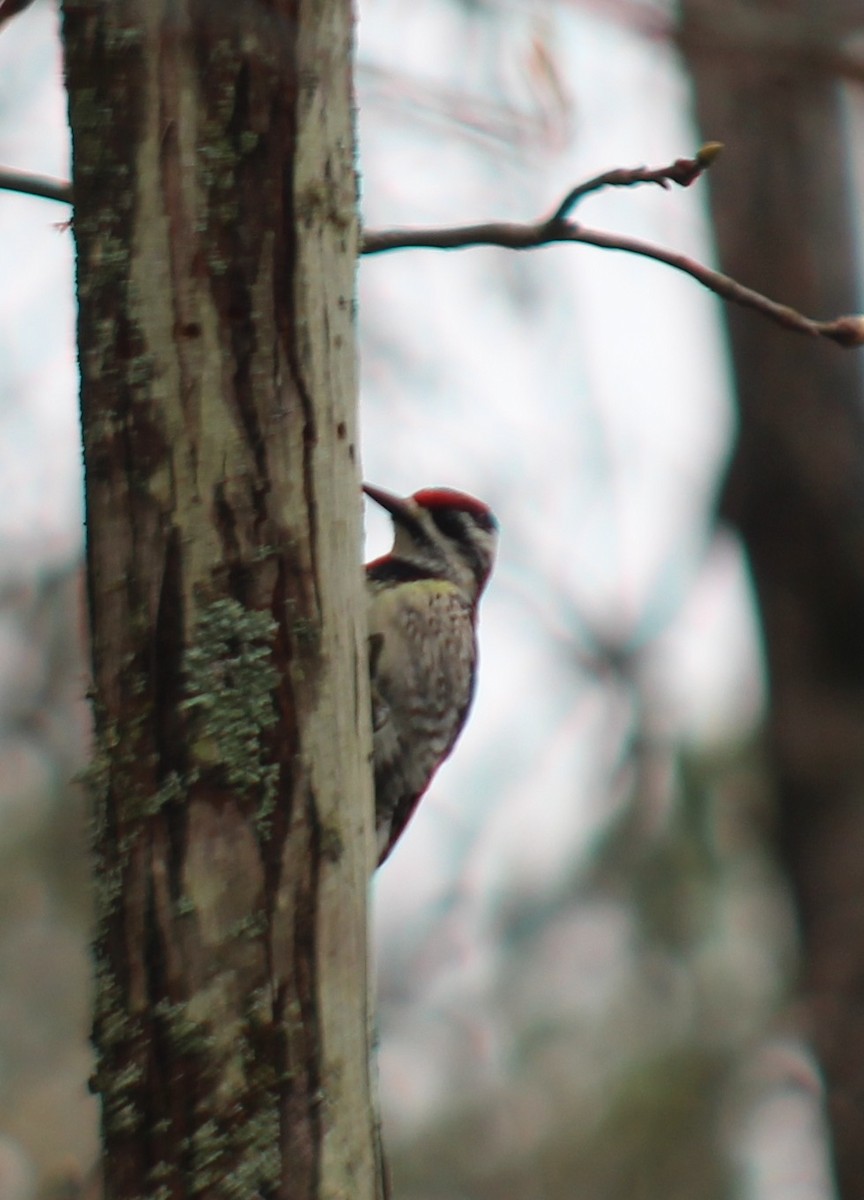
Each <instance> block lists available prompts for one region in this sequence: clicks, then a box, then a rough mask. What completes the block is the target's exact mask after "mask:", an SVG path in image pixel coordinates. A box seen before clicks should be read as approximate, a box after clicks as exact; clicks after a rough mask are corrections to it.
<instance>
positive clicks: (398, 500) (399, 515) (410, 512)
mask: <svg viewBox="0 0 864 1200" xmlns="http://www.w3.org/2000/svg"><path fill="white" fill-rule="evenodd" d="M363 491H364V492H365V493H366V495H367V496H368V497H369V499H370V500H374V501H375V503H376V504H380V505H381V507H382V508H383V509H386V511H387V512H388V513H389V514H390V516H391V517H392V518H393V520H394V521H399V522H400V523H401V524H403V525H408V524H413V523H414V522H415V521H416V519H417V518H416V516H415V513H414V508H413V506H412V504H411V501H410V500H406V499H404V498H403V497H402V496H395V495H394V494H393V493H392V492H385V491H384V490H383V488H378V487H373V486H372V484H371V483H364V484H363Z"/></svg>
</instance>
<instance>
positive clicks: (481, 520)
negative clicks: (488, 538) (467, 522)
mask: <svg viewBox="0 0 864 1200" xmlns="http://www.w3.org/2000/svg"><path fill="white" fill-rule="evenodd" d="M474 520H475V521H476V522H477V524H478V525H479V526H480V528H481V529H482V530H484V532H486V533H494V532H495V530H496V529H497V528H498V522H497V521H496V520H495V518H494V517H493V516H492V514H491V512H488V511H486V512H476V513H474Z"/></svg>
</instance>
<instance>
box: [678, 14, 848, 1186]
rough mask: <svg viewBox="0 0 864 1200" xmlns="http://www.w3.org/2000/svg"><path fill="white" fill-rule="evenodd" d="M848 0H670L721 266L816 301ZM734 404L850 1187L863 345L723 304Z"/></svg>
mask: <svg viewBox="0 0 864 1200" xmlns="http://www.w3.org/2000/svg"><path fill="white" fill-rule="evenodd" d="M856 22H857V24H858V25H859V27H861V26H862V25H864V16H862V12H861V8H860V2H859V0H854V3H853V2H850V0H763V2H762V3H743V2H741V0H739V2H738V3H734V4H730V3H728V0H722V3H721V2H720V0H684V3H683V4H682V29H681V36H682V45H683V48H684V52H685V55H686V57H687V61H688V63H689V66H690V69H691V70H692V73H693V79H694V81H695V90H696V100H697V110H698V118H699V122H700V125H701V130H702V134H703V136H704V137H706V138H712V139H713V138H716V139H718V140H720V141H723V142H725V143H726V146H727V149H726V153H725V154H724V156H723V159H722V160H721V162H720V163H719V164H718V166H717V170H716V174H712V177H711V196H712V204H713V212H714V223H715V230H716V237H717V244H718V249H719V257H720V262H721V266H722V269H723V270H724V271H726V272H728V273H729V274H731V275H734V276H736V277H737V278H739V279H740V280H742V282H744V283H746V284H749V285H750V286H752V287H756V288H758V289H759V290H761V291H764V292H767V293H768V294H769V295H772V296H774V297H776V298H777V299H780V300H782V301H785V302H787V303H789V304H792V305H794V306H795V307H797V308H799V309H801V310H802V311H803V312H806V313H808V314H810V315H813V316H824V317H834V316H838V315H840V314H842V313H847V312H854V311H855V310H856V309H857V308H859V307H860V302H859V300H858V297H857V292H856V264H855V259H856V254H855V243H854V224H855V221H856V219H857V214H856V213H855V212H853V210H852V206H851V198H852V195H851V187H850V180H849V177H848V174H849V173H848V166H847V164H848V159H849V156H850V148H849V147H848V145H846V144H845V143H844V135H845V132H846V131H845V129H844V120H843V111H842V94H841V89H840V86H839V84H838V81H837V79H836V78H835V77H834V76H833V74H832V60H833V58H834V53H833V52H834V50H835V49H836V48H837V47H838V46H839V35H840V33H841V32H847V33H848V32H849V31H850V30H851V29H852V28H853V27H854V25H855V23H856ZM726 315H727V320H728V328H729V337H730V342H731V351H732V357H733V363H734V368H735V375H736V386H737V391H738V401H739V406H740V426H739V436H738V444H737V446H736V449H735V453H734V457H733V461H732V463H731V466H730V469H729V476H728V480H727V485H726V489H725V494H724V497H723V502H722V511H723V514H724V515H725V516H726V517H727V518H728V519H729V520H730V521H731V522H732V523H733V524H734V525H735V526H736V527H737V528H738V530H739V531H740V533H741V536H742V538H743V539H744V543H745V546H746V548H747V552H748V554H749V558H750V564H751V568H752V572H753V578H754V581H755V586H756V592H757V595H758V599H759V604H760V607H761V613H762V620H763V628H764V634H765V643H766V653H767V661H768V670H769V676H770V688H771V712H770V736H771V743H772V752H773V756H774V766H775V770H776V778H777V782H778V791H779V805H780V812H779V818H780V836H781V852H782V856H783V858H784V861H785V864H786V866H787V869H788V872H789V877H790V881H791V886H792V889H793V893H794V896H795V900H796V904H797V910H798V914H799V918H800V928H801V934H802V949H803V964H802V971H803V987H804V991H805V995H806V998H807V1001H808V1014H809V1021H810V1027H809V1030H808V1032H809V1034H810V1036H811V1038H812V1041H813V1044H814V1046H815V1048H816V1050H817V1052H818V1054H819V1057H820V1060H821V1063H822V1067H823V1070H824V1074H825V1081H826V1089H827V1104H828V1112H829V1118H830V1122H831V1131H832V1137H833V1149H834V1159H835V1168H836V1175H837V1180H838V1185H839V1187H840V1191H841V1194H842V1196H843V1197H844V1200H860V1198H862V1197H864V867H862V848H864V395H862V372H861V360H860V356H856V355H854V354H849V353H842V352H839V351H838V350H837V348H836V347H834V346H831V345H826V344H821V343H818V342H805V341H802V340H801V339H800V338H793V337H790V336H789V335H788V334H787V333H784V332H782V331H780V330H778V329H775V328H773V327H772V326H771V325H769V324H767V323H766V322H764V321H760V320H758V319H756V318H755V317H754V316H753V314H752V313H750V312H745V311H744V310H741V309H735V308H734V307H730V308H727V309H726Z"/></svg>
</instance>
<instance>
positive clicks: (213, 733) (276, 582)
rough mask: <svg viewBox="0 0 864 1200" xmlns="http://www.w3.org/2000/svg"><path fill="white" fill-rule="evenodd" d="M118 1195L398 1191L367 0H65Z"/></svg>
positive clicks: (110, 1147)
mask: <svg viewBox="0 0 864 1200" xmlns="http://www.w3.org/2000/svg"><path fill="white" fill-rule="evenodd" d="M63 7H64V26H63V33H64V41H65V50H66V68H67V82H68V89H69V111H70V122H71V126H72V135H73V152H74V189H75V235H76V242H77V250H78V301H79V324H78V336H79V357H80V364H81V376H82V379H81V407H82V422H83V434H84V454H85V466H86V478H87V484H86V487H87V500H86V506H87V524H88V575H89V596H90V613H91V624H92V650H93V671H94V688H93V690H94V707H95V718H96V732H97V751H96V759H95V764H94V767H93V770H92V784H93V792H94V801H95V806H96V831H95V870H96V896H97V910H98V924H97V930H96V935H95V955H96V993H95V1019H94V1041H95V1045H96V1050H97V1057H98V1066H97V1072H96V1077H95V1084H96V1087H97V1089H98V1091H99V1092H100V1093H101V1097H102V1105H103V1137H104V1149H105V1157H104V1178H105V1191H106V1195H107V1196H109V1197H112V1198H118V1200H119V1198H122V1197H132V1196H135V1197H138V1196H141V1195H148V1196H153V1197H157V1196H158V1197H160V1198H165V1200H168V1198H169V1197H170V1198H179V1197H187V1196H188V1197H191V1196H195V1197H208V1198H209V1197H214V1198H215V1197H220V1198H221V1197H226V1198H235V1200H250V1198H252V1197H256V1196H258V1197H279V1198H280V1200H306V1198H311V1197H319V1196H325V1195H326V1196H330V1197H332V1196H345V1197H349V1196H350V1197H351V1198H352V1200H354V1198H360V1200H367V1198H371V1197H373V1196H374V1195H376V1193H377V1189H378V1184H377V1182H376V1176H377V1169H376V1157H377V1155H376V1149H375V1146H376V1134H375V1122H374V1120H373V1114H372V1109H371V1105H370V1096H369V1069H368V1065H369V1046H368V1025H369V1021H368V997H367V930H366V890H367V881H368V877H369V872H370V869H371V862H372V853H373V850H372V837H371V812H372V800H371V781H370V778H369V768H368V758H369V753H370V732H369V730H370V722H369V708H368V695H367V684H366V667H365V653H364V652H363V648H364V643H365V633H364V630H363V622H362V613H363V609H362V598H361V574H360V570H359V566H358V560H359V545H360V537H359V528H360V527H359V518H360V494H359V488H358V483H359V477H358V467H357V462H356V455H355V444H356V435H355V361H354V360H355V344H354V327H353V304H354V300H353V288H354V263H355V254H356V250H357V221H356V213H355V181H354V142H353V128H352V116H351V5H350V3H349V2H348V0H272V2H271V3H262V0H232V3H231V4H216V5H213V4H209V3H204V2H203V0H171V2H170V3H169V2H168V0H156V2H154V0H122V2H121V3H114V4H105V3H99V2H93V0H65V2H64V6H63Z"/></svg>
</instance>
